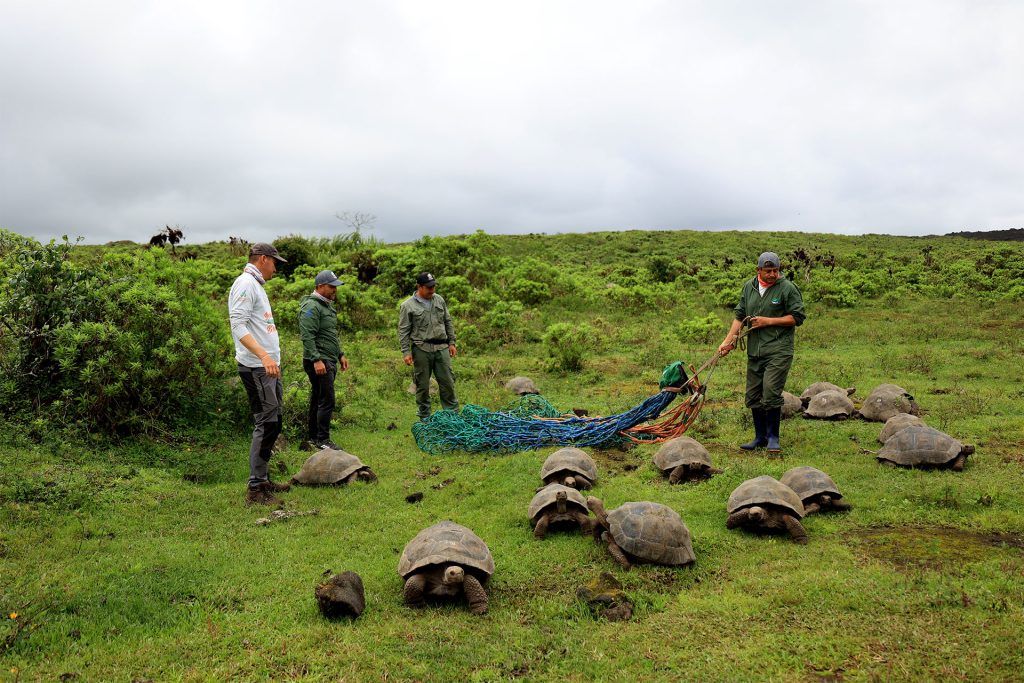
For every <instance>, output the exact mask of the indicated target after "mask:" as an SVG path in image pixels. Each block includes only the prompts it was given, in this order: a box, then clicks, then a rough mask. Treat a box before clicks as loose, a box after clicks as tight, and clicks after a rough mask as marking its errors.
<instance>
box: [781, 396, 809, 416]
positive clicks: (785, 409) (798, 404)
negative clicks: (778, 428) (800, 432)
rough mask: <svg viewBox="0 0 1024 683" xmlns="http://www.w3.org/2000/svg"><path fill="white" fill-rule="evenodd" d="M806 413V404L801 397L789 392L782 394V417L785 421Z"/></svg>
mask: <svg viewBox="0 0 1024 683" xmlns="http://www.w3.org/2000/svg"><path fill="white" fill-rule="evenodd" d="M802 412H804V403H803V401H801V400H800V397H799V396H795V395H793V394H791V393H789V392H788V391H783V392H782V417H783V419H785V418H789V417H793V416H794V415H799V414H800V413H802Z"/></svg>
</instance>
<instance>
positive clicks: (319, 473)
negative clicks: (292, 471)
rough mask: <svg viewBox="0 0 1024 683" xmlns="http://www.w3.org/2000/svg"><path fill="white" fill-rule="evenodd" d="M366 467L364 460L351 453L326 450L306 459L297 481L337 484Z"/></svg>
mask: <svg viewBox="0 0 1024 683" xmlns="http://www.w3.org/2000/svg"><path fill="white" fill-rule="evenodd" d="M364 467H366V465H364V464H363V462H362V460H360V459H359V458H357V457H356V456H354V455H352V454H351V453H346V452H345V451H335V450H331V449H328V448H325V449H324V450H322V451H317V452H316V453H314V454H313V455H311V456H309V457H308V458H306V462H304V463H302V469H300V470H299V473H298V474H296V475H295V479H296V480H297V481H298V482H299V483H300V484H337V483H338V482H339V481H341V480H342V479H344V478H345V477H347V476H349V475H350V474H352V473H353V472H355V471H356V470H360V469H362V468H364Z"/></svg>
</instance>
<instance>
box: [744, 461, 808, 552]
mask: <svg viewBox="0 0 1024 683" xmlns="http://www.w3.org/2000/svg"><path fill="white" fill-rule="evenodd" d="M726 509H727V510H728V512H729V518H728V519H727V520H726V522H725V526H726V527H727V528H729V529H735V528H736V527H743V528H744V529H748V530H750V531H787V532H789V535H790V536H791V537H792V538H793V540H794V541H796V542H797V543H800V544H805V543H807V531H805V530H804V526H803V524H801V523H800V518H801V517H803V516H804V505H803V502H801V500H800V496H798V495H797V494H796V492H794V491H793V489H791V488H789V487H788V486H786V485H785V484H783V483H782V482H779V481H777V480H775V479H773V478H771V477H769V476H767V475H765V476H761V477H756V478H754V479H748V480H747V481H745V482H743V483H742V484H740V485H739V486H737V487H736V489H735V490H734V491H733V492H732V495H730V496H729V503H728V505H727V507H726Z"/></svg>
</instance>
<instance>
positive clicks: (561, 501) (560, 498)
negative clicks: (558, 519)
mask: <svg viewBox="0 0 1024 683" xmlns="http://www.w3.org/2000/svg"><path fill="white" fill-rule="evenodd" d="M567 500H569V494H567V493H566V492H565V491H559V492H558V493H556V494H555V505H556V506H557V509H558V512H559V514H561V513H564V512H565V501H567Z"/></svg>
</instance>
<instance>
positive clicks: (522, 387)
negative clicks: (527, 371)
mask: <svg viewBox="0 0 1024 683" xmlns="http://www.w3.org/2000/svg"><path fill="white" fill-rule="evenodd" d="M505 388H506V389H508V390H509V391H511V392H512V393H513V394H519V395H520V396H522V395H523V394H539V393H540V390H539V389H537V385H536V384H534V383H533V380H532V379H530V378H529V377H513V378H512V379H510V380H509V381H508V382H506V383H505Z"/></svg>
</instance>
